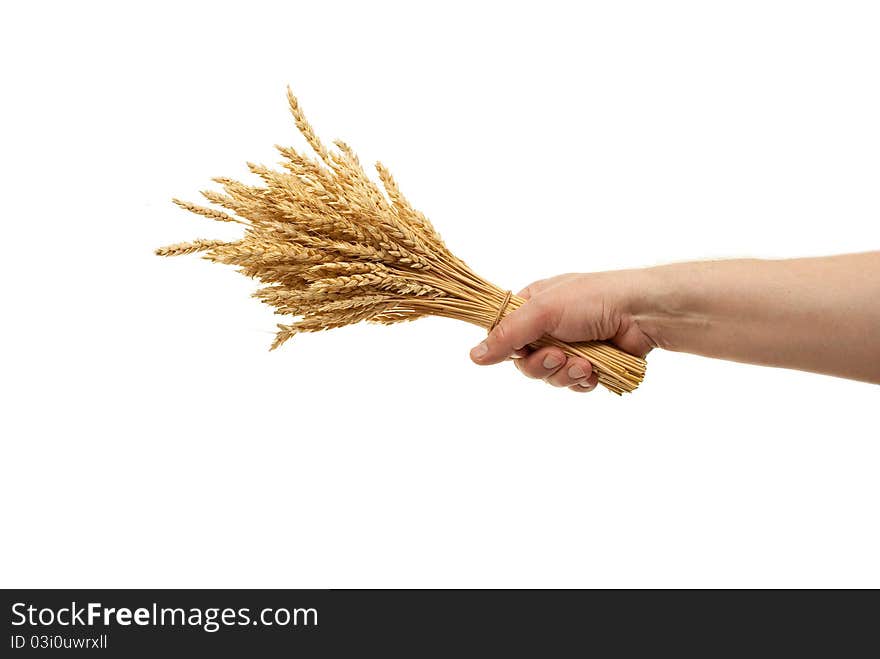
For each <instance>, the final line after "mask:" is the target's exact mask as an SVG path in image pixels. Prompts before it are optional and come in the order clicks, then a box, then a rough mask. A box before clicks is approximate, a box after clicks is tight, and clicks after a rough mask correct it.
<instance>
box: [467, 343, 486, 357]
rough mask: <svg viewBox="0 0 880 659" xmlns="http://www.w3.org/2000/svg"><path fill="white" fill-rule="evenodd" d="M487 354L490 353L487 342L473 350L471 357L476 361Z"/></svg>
mask: <svg viewBox="0 0 880 659" xmlns="http://www.w3.org/2000/svg"><path fill="white" fill-rule="evenodd" d="M487 352H489V345H488V344H487V343H486V342H485V341H483V342H482V343H480V345H478V346H477V347H475V348H473V349H472V350H471V357H473V358H474V359H479V358H480V357H482V356H483V355H485V354H486V353H487Z"/></svg>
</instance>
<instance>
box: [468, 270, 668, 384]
mask: <svg viewBox="0 0 880 659" xmlns="http://www.w3.org/2000/svg"><path fill="white" fill-rule="evenodd" d="M642 272H643V271H637V270H628V271H616V272H602V273H591V274H567V275H560V276H558V277H553V278H551V279H544V280H541V281H537V282H535V283H533V284H530V285H529V286H527V287H526V288H525V289H523V290H522V291H520V292H519V293H518V295H519V297H522V298H525V299H526V302H525V303H524V304H523V305H522V306H521V307H519V308H518V309H515V310H514V311H512V312H511V313H509V314H508V315H507V316H505V317H504V318H503V319H502V320H501V322H500V323H498V325H497V326H496V327H495V329H493V330H492V332H490V333H489V336H487V337H486V339H485V340H484V341H482V342H481V343H480V344H479V345H478V346H476V347H475V348H473V349H472V350H471V353H470V355H471V359H472V360H473V361H474V362H475V363H477V364H480V365H489V364H497V363H499V362H502V361H505V360H507V359H512V360H513V361H514V363H515V364H516V366H517V368H518V369H519V370H520V371H521V372H522V373H523V374H525V375H526V376H528V377H530V378H540V379H542V380H544V381H545V382H547V383H548V384H551V385H553V386H555V387H568V388H569V389H571V390H572V391H576V392H587V391H592V390H593V389H594V388H595V387H596V383H597V375H596V374H595V373H593V368H592V364H590V362H588V361H587V360H586V359H583V358H582V357H576V356H569V355H567V354H566V353H565V352H564V351H563V350H562V349H561V348H558V347H556V346H547V347H541V348H537V349H530V348H529V347H528V346H529V344H531V343H533V342H535V341H537V340H538V339H540V338H541V337H543V336H552V337H555V338H557V339H559V340H561V341H569V342H574V341H598V340H608V341H610V342H612V343H614V344H615V345H617V347H619V348H621V349H622V350H625V351H626V352H629V353H631V354H633V355H637V356H639V357H643V356H645V355H646V354H647V353H648V352H649V351H650V350H651V348H652V347H654V345H655V344H656V343H655V341H653V340H652V339H651V338H650V337H649V336H648V334H647V333H646V332H645V331H643V329H642V328H641V327H640V326H639V323H638V322H637V320H636V318H637V317H636V312H637V311H638V310H639V309H640V304H641V303H640V290H641V287H642V281H641V280H642Z"/></svg>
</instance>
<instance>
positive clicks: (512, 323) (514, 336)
mask: <svg viewBox="0 0 880 659" xmlns="http://www.w3.org/2000/svg"><path fill="white" fill-rule="evenodd" d="M552 329H553V327H552V322H551V314H549V313H548V312H547V310H546V309H545V308H544V307H543V306H542V305H540V304H538V303H536V302H534V301H533V300H528V301H526V303H525V304H523V305H522V306H521V307H520V308H518V309H515V310H513V311H512V312H510V313H509V314H508V315H506V316H505V317H504V318H502V319H501V322H500V323H498V325H496V326H495V329H493V330H492V331H491V332H489V336H487V337H486V339H485V340H484V341H483V342H481V343H480V344H479V345H478V346H476V347H475V348H473V349H472V350H471V359H472V360H473V361H474V362H475V363H477V364H480V365H484V366H485V365H489V364H498V363H499V362H503V361H504V360H505V359H507V358H508V357H510V356H511V355H512V354H513V353H514V352H515V351H517V350H519V349H520V348H524V347H525V346H527V345H528V344H530V343H532V342H533V341H537V340H538V339H540V338H541V337H542V336H544V335H545V334H549V333H550V332H551V331H552Z"/></svg>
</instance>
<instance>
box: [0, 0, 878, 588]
mask: <svg viewBox="0 0 880 659" xmlns="http://www.w3.org/2000/svg"><path fill="white" fill-rule="evenodd" d="M362 5H363V6H362ZM368 5H369V6H368ZM0 11H2V17H0V57H2V60H3V61H4V67H3V85H2V90H0V93H2V96H3V100H2V121H0V140H2V142H0V144H2V155H0V167H2V170H0V174H2V181H3V204H2V205H3V211H2V214H3V231H4V237H3V244H4V249H3V258H2V259H0V268H2V281H3V299H4V304H3V308H4V310H5V314H4V320H3V323H2V333H3V337H2V342H0V350H2V388H3V391H2V400H3V412H2V440H0V441H2V444H0V450H2V455H0V515H2V517H0V528H2V542H0V585H2V586H7V587H12V586H20V587H26V586H44V587H48V586H91V587H99V586H110V587H113V586H119V587H122V586H151V587H160V586H169V587H196V586H210V587H225V586H249V587H341V586H353V587H368V586H378V587H386V586H388V587H390V586H403V587H408V586H439V587H445V586H474V587H483V586H502V587H507V586H525V587H532V586H554V587H556V586H558V587H568V586H586V587H593V586H596V587H599V586H602V587H606V586H607V587H617V586H622V587H630V586H647V587H653V586H694V587H704V586H734V587H741V586H742V587H745V586H768V587H775V586H818V587H824V586H873V587H878V586H880V561H878V560H877V557H878V555H880V528H878V507H880V477H878V467H880V433H878V430H877V413H878V407H880V390H878V388H877V386H873V385H869V384H864V383H856V382H848V381H844V380H839V379H834V378H829V377H823V376H818V375H811V374H805V373H799V372H787V371H782V370H772V369H766V368H760V367H752V366H746V365H739V364H731V363H724V362H719V361H712V360H708V359H703V358H698V357H692V356H687V355H679V354H671V353H665V354H664V353H659V352H655V353H653V354H652V355H651V356H650V359H649V371H648V377H647V380H646V381H645V383H644V385H643V387H642V388H641V389H640V390H639V391H638V392H637V393H635V394H633V395H630V396H626V397H623V398H616V397H614V396H612V395H611V394H609V393H607V392H605V391H598V392H596V393H594V394H590V395H588V396H584V395H576V394H573V393H570V392H568V391H566V390H555V389H552V388H550V387H548V386H546V385H544V384H542V383H540V382H533V381H529V380H526V379H525V378H523V377H521V376H520V375H519V374H517V373H516V372H515V371H514V369H513V368H512V367H510V366H509V365H502V366H498V367H493V368H478V367H476V366H474V365H473V364H471V362H470V361H469V360H468V356H467V353H468V349H469V348H470V347H471V346H472V345H474V344H476V343H477V342H478V341H479V340H480V339H481V336H482V331H481V330H480V329H478V328H475V327H472V326H469V325H466V324H461V323H456V322H454V321H447V320H439V319H427V320H423V321H419V322H417V323H412V324H405V325H401V326H396V327H373V326H358V327H353V328H346V329H343V330H338V331H334V332H332V333H326V334H320V335H312V336H298V337H296V338H295V339H294V340H293V341H292V342H290V343H289V344H287V345H286V346H285V347H284V349H283V350H280V351H277V352H273V353H269V352H268V351H267V348H268V345H269V343H270V342H271V339H272V330H273V328H274V324H275V322H276V319H275V318H274V317H273V316H272V314H271V312H270V311H269V310H268V308H266V307H263V306H262V305H260V304H259V303H258V302H257V301H256V300H253V299H252V298H250V297H249V294H250V293H251V292H252V290H253V289H254V286H255V282H252V281H249V280H247V279H245V278H243V277H241V276H240V275H238V274H236V273H235V272H234V271H233V270H232V269H228V268H224V267H221V266H217V265H212V264H209V263H207V262H204V261H202V260H200V259H198V258H195V257H189V258H181V259H177V260H162V259H159V258H157V257H155V256H153V254H152V250H153V248H155V247H156V246H158V245H162V244H167V243H171V242H176V241H180V240H188V239H191V238H195V237H224V238H225V237H232V236H234V235H235V228H234V227H229V226H225V225H223V226H219V225H218V226H214V225H213V224H212V223H211V222H209V221H208V220H203V219H201V218H196V217H192V216H190V215H188V214H187V213H185V212H184V211H181V210H179V209H177V208H176V207H175V206H173V205H172V204H171V203H170V201H169V199H170V198H171V197H172V196H180V197H183V198H186V199H191V200H198V190H200V189H203V188H205V187H210V186H211V184H210V182H209V179H210V177H212V176H218V175H231V176H237V177H247V172H246V169H245V166H244V162H245V161H246V160H253V161H258V162H265V163H269V164H272V163H274V162H275V161H276V160H277V158H276V155H275V153H274V151H273V149H272V145H273V144H274V143H287V144H293V145H295V146H298V147H300V146H303V143H302V141H301V139H300V138H299V137H298V135H297V134H296V131H295V128H294V126H293V124H292V122H291V120H290V117H289V115H288V114H287V109H286V106H285V98H284V90H285V85H286V84H288V83H290V84H291V85H292V86H293V88H294V91H295V92H296V93H297V94H298V95H299V97H300V100H301V102H302V103H303V106H304V107H305V110H306V112H307V114H308V116H309V117H310V118H311V120H312V122H313V123H314V124H315V126H316V129H317V130H318V132H319V133H320V134H321V135H322V136H324V137H325V138H327V139H328V140H329V139H331V138H334V137H340V138H343V139H345V140H347V141H348V142H349V143H350V144H352V145H353V146H354V147H355V149H356V150H357V151H358V152H359V154H360V155H361V157H362V159H363V160H365V161H367V162H371V161H373V160H376V159H380V158H381V159H382V160H383V162H385V163H386V164H387V165H388V166H389V167H390V168H391V169H392V171H393V172H394V173H395V174H396V176H397V178H398V181H399V182H400V184H401V187H402V188H403V190H404V193H405V194H406V195H407V196H408V197H409V198H410V199H411V200H412V201H413V202H414V203H415V205H416V206H418V207H419V208H421V209H422V210H423V211H425V212H426V214H427V215H428V216H429V217H431V218H432V219H433V220H434V222H435V224H436V225H437V226H438V227H439V229H440V231H441V232H442V233H443V235H444V237H445V238H446V240H447V242H448V244H449V245H450V246H451V248H452V249H453V250H454V251H456V252H457V253H458V254H459V255H461V256H462V257H463V258H465V260H467V261H469V262H470V264H471V265H472V266H473V267H474V268H475V269H476V270H477V271H479V272H481V273H483V274H484V275H485V276H487V277H489V278H490V279H493V280H495V281H496V282H498V283H499V284H503V285H506V286H510V287H513V288H518V287H521V286H524V285H525V284H527V283H529V282H530V281H531V280H533V279H537V278H541V277H544V276H549V275H553V274H557V273H561V272H566V271H587V270H601V269H610V268H621V267H633V266H641V265H653V264H657V263H664V262H670V261H677V260H685V259H699V258H717V257H737V256H760V257H793V256H803V255H815V254H827V253H838V252H848V251H863V250H868V249H877V248H878V247H880V195H878V180H880V178H878V177H880V155H878V154H880V121H878V117H880V91H878V80H880V39H878V38H877V35H878V34H880V9H878V6H877V4H876V3H871V2H864V3H854V2H766V1H763V2H735V3H734V2H729V3H705V2H674V3H655V2H641V3H639V2H617V3H598V2H597V3H574V2H572V3H557V2H541V3H534V2H530V3H522V4H516V3H497V4H490V3H474V2H467V3H460V4H455V3H448V2H447V3H442V4H440V3H438V4H437V5H436V6H435V7H433V8H427V7H424V6H421V4H420V3H401V4H399V5H395V4H379V3H352V4H351V5H342V4H334V3H324V2H314V1H313V2H308V3H296V2H283V3H281V2H279V3H276V4H269V3H257V2H235V3H216V2H211V3H204V4H195V3H183V2H175V3H170V4H169V5H167V6H163V5H160V4H157V3H149V4H147V3H144V4H143V5H141V6H140V7H139V8H134V7H132V6H128V4H127V3H106V4H98V3H62V2H58V3H38V2H34V3H14V4H8V3H7V4H6V5H4V8H3V9H2V10H0Z"/></svg>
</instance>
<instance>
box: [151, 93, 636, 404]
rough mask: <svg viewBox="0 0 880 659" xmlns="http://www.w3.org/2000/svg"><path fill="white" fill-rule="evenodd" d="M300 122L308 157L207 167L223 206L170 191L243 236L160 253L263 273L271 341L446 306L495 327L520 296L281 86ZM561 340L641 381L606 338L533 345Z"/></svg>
mask: <svg viewBox="0 0 880 659" xmlns="http://www.w3.org/2000/svg"><path fill="white" fill-rule="evenodd" d="M288 102H289V104H290V111H291V112H292V114H293V118H294V120H295V122H296V126H297V128H299V131H300V132H301V133H302V135H303V136H304V137H305V138H306V141H307V142H308V144H309V146H310V147H311V148H312V150H313V151H314V152H315V154H317V156H318V159H312V158H309V157H307V156H304V155H303V154H301V153H299V152H298V151H296V150H295V149H293V148H290V147H277V149H278V151H279V153H280V154H281V155H282V156H283V158H284V160H283V161H282V162H281V165H282V167H283V171H276V170H272V169H269V168H267V167H264V166H262V165H256V164H251V163H249V164H248V167H249V169H250V170H251V171H252V172H253V173H254V174H256V176H258V177H259V178H260V181H261V183H262V185H259V186H251V185H246V184H244V183H240V182H238V181H235V180H232V179H228V178H217V179H214V180H215V181H216V182H217V183H219V184H220V185H221V186H222V187H223V190H224V192H223V193H218V192H213V191H205V192H203V193H202V195H203V196H204V197H205V198H206V199H207V200H208V201H209V202H211V203H213V204H215V205H218V206H220V207H222V208H224V209H225V211H221V210H218V209H215V208H210V207H205V206H199V205H196V204H193V203H190V202H186V201H180V200H178V199H175V200H174V203H176V204H177V205H179V206H180V207H182V208H184V209H186V210H188V211H190V212H192V213H195V214H197V215H201V216H203V217H207V218H210V219H213V220H217V221H220V222H238V223H241V224H243V225H244V226H245V231H244V237H243V238H241V239H240V240H236V241H231V242H224V241H219V240H196V241H193V242H191V243H179V244H176V245H169V246H168V247H162V248H159V249H158V250H156V253H157V254H158V255H160V256H177V255H181V254H191V253H194V252H202V253H203V255H204V258H207V259H209V260H211V261H216V262H218V263H225V264H228V265H234V266H237V267H238V268H239V270H240V272H242V273H243V274H245V275H247V276H249V277H254V278H256V279H258V280H259V281H260V282H262V283H263V284H265V286H264V287H262V288H260V289H259V290H258V291H257V292H256V293H255V297H257V298H259V299H260V300H262V301H263V302H265V303H266V304H269V305H271V306H272V307H274V308H275V310H276V311H277V312H278V313H280V314H283V315H289V316H294V317H296V318H297V319H296V320H294V322H293V323H291V324H289V325H279V326H278V328H279V330H278V333H277V335H276V337H275V341H274V342H273V344H272V347H271V349H273V350H274V349H275V348H277V347H279V346H280V345H281V344H283V343H284V342H285V341H287V340H288V339H290V338H291V337H293V336H294V335H295V334H297V333H298V332H316V331H319V330H324V329H331V328H334V327H342V326H344V325H350V324H352V323H357V322H360V321H362V320H366V321H370V322H376V323H384V324H391V323H398V322H402V321H407V320H414V319H416V318H421V317H423V316H428V315H430V316H444V317H447V318H455V319H458V320H464V321H467V322H469V323H473V324H475V325H479V326H480V327H483V328H485V329H491V328H492V327H493V326H494V324H496V323H497V322H498V319H500V318H501V317H502V316H503V315H504V314H505V313H509V312H510V311H511V310H513V309H516V308H517V307H519V306H520V305H522V304H523V303H524V302H525V300H523V299H522V298H519V297H517V296H515V295H510V293H509V292H507V291H505V290H504V289H501V288H499V287H498V286H495V285H494V284H492V283H490V282H488V281H486V280H485V279H483V278H482V277H480V276H478V275H477V274H475V273H474V272H473V271H472V270H471V269H470V268H469V267H468V266H467V265H466V264H465V263H464V262H463V261H462V260H461V259H459V258H458V257H456V256H455V255H454V254H453V253H452V252H450V251H449V249H448V248H447V247H446V244H445V243H444V242H443V240H442V239H441V238H440V235H439V234H438V233H437V231H436V230H435V229H434V227H433V225H432V224H431V222H430V221H428V219H427V218H426V217H425V216H424V215H423V214H422V213H420V212H419V211H417V210H416V209H414V208H413V207H412V206H411V205H410V203H409V202H408V201H407V200H406V198H405V197H404V196H403V195H402V194H401V192H400V190H399V188H398V187H397V183H396V182H395V181H394V178H392V176H391V173H390V172H389V171H388V170H387V169H386V168H385V167H384V166H383V165H382V164H381V163H377V164H376V170H377V172H378V175H379V180H380V181H381V183H382V186H383V188H384V192H383V190H382V189H380V188H379V187H378V186H377V185H376V184H375V183H374V182H373V181H372V179H370V178H369V176H367V174H366V172H365V171H364V169H363V168H362V167H361V164H360V162H359V160H358V158H357V156H356V155H355V153H354V152H353V151H352V150H351V148H349V147H348V145H346V144H345V143H343V142H338V141H337V142H335V146H336V147H337V149H338V151H330V150H329V149H327V147H325V146H324V144H323V143H322V142H321V141H320V140H319V139H318V137H317V135H316V134H315V132H314V130H313V129H312V127H311V125H310V124H309V122H308V121H307V120H306V118H305V115H304V114H303V112H302V109H301V108H300V106H299V103H298V101H297V99H296V97H294V95H293V94H292V93H291V91H290V89H289V88H288ZM541 345H555V346H559V347H560V348H562V349H563V350H565V352H567V353H569V354H571V355H578V356H580V357H584V358H585V359H587V360H588V361H590V362H591V363H592V364H593V369H594V370H595V371H596V373H597V374H598V378H599V382H600V383H601V384H602V385H604V386H605V387H607V388H608V389H610V390H611V391H613V392H614V393H617V394H621V393H623V392H629V391H632V390H634V389H635V388H636V387H638V385H639V383H640V382H641V381H642V378H643V377H644V373H645V361H644V360H643V359H640V358H638V357H634V356H632V355H629V354H627V353H625V352H622V351H621V350H619V349H618V348H616V347H614V346H613V345H611V344H608V343H605V342H601V341H599V342H597V341H589V342H581V343H564V342H561V341H558V340H556V339H554V338H552V337H545V338H543V339H541V340H540V341H538V342H536V344H535V345H534V346H533V347H537V346H541Z"/></svg>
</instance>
